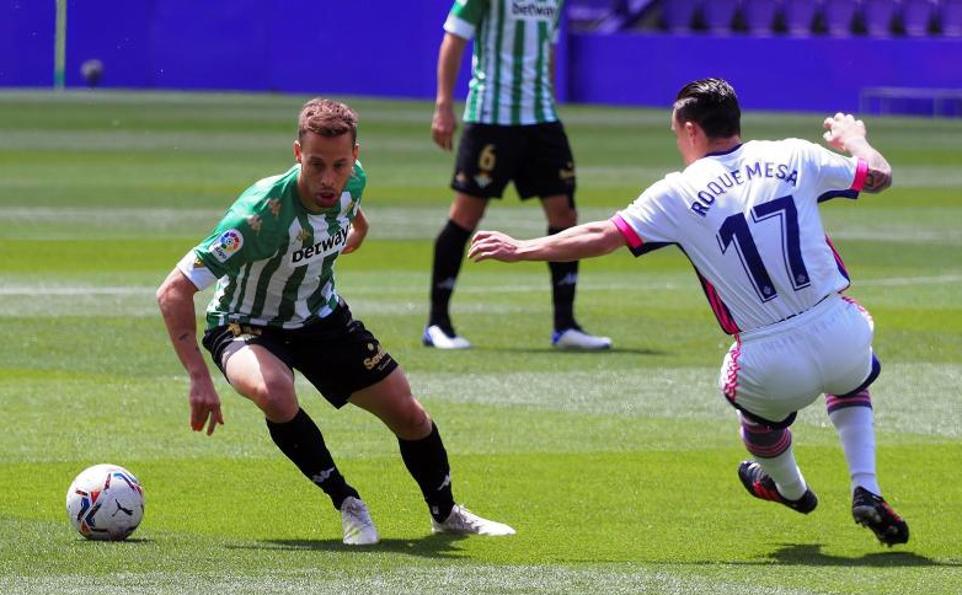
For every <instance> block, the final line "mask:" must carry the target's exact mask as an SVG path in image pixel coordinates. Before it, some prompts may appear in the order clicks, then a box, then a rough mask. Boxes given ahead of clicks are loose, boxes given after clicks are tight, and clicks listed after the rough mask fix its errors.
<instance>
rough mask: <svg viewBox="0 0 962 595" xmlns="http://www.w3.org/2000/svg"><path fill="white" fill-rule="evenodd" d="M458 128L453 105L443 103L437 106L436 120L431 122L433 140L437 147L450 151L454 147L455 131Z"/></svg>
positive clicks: (435, 109)
mask: <svg viewBox="0 0 962 595" xmlns="http://www.w3.org/2000/svg"><path fill="white" fill-rule="evenodd" d="M457 127H458V123H457V120H456V119H455V117H454V107H452V106H451V104H449V103H442V104H438V105H437V106H435V108H434V118H433V119H432V120H431V138H433V139H434V143H435V144H436V145H437V146H439V147H441V148H442V149H444V150H445V151H450V150H451V148H452V147H453V146H454V142H453V140H454V130H455V129H456V128H457Z"/></svg>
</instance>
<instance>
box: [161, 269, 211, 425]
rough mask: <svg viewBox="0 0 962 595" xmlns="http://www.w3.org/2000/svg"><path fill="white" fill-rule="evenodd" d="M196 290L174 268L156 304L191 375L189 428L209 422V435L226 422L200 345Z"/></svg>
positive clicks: (162, 285)
mask: <svg viewBox="0 0 962 595" xmlns="http://www.w3.org/2000/svg"><path fill="white" fill-rule="evenodd" d="M195 293H197V287H195V286H194V284H193V283H192V282H191V281H190V279H188V278H187V277H186V276H185V275H184V273H182V272H181V271H180V269H178V268H174V270H172V271H171V272H170V274H169V275H167V278H166V279H165V280H164V282H163V283H162V284H161V286H160V288H158V289H157V304H158V305H159V306H160V312H161V314H163V316H164V324H166V325H167V333H168V334H169V335H170V340H171V342H172V343H173V344H174V351H176V352H177V357H178V358H180V363H181V364H183V366H184V369H185V370H187V373H188V375H189V376H190V395H189V401H190V427H191V428H192V429H193V430H194V431H195V432H199V431H201V430H203V429H204V425H205V424H207V435H208V436H210V435H211V434H213V433H214V428H215V427H217V424H221V425H223V423H224V416H223V414H222V413H221V410H220V397H219V396H218V395H217V391H216V390H215V389H214V382H213V380H211V377H210V371H209V370H208V369H207V364H206V363H204V357H203V356H202V355H201V353H200V347H199V346H198V345H197V314H196V311H195V310H194V294H195Z"/></svg>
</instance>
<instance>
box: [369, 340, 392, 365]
mask: <svg viewBox="0 0 962 595" xmlns="http://www.w3.org/2000/svg"><path fill="white" fill-rule="evenodd" d="M367 348H368V350H370V351H374V344H373V343H368V344H367ZM385 357H388V354H387V351H384V347H383V346H382V345H381V344H378V346H377V353H375V354H374V355H372V356H371V357H366V358H364V362H363V363H364V367H365V368H367V369H368V370H373V369H374V368H376V367H377V365H378V364H379V363H381V360H383V359H384V358H385Z"/></svg>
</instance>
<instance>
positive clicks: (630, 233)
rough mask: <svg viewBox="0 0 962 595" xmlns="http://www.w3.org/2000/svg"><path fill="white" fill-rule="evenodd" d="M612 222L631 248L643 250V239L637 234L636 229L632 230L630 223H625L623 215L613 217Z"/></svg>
mask: <svg viewBox="0 0 962 595" xmlns="http://www.w3.org/2000/svg"><path fill="white" fill-rule="evenodd" d="M611 222H612V223H614V224H615V227H617V228H618V231H620V232H621V235H622V237H624V238H625V243H627V244H628V247H629V248H641V245H642V244H644V241H642V239H641V237H640V236H639V235H638V234H637V233H636V232H635V230H634V229H632V228H631V226H630V225H628V222H627V221H625V220H624V218H622V216H621V215H617V214H616V215H615V216H613V217H612V218H611Z"/></svg>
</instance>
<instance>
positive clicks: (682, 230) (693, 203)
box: [612, 139, 868, 334]
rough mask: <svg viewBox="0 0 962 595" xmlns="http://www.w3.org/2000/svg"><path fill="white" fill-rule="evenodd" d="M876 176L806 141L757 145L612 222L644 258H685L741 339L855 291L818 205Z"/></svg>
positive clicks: (659, 186) (680, 175)
mask: <svg viewBox="0 0 962 595" xmlns="http://www.w3.org/2000/svg"><path fill="white" fill-rule="evenodd" d="M867 172H868V164H867V163H866V162H865V161H863V160H860V159H857V158H855V157H845V156H843V155H840V154H838V153H834V152H832V151H830V150H828V149H826V148H824V147H821V146H819V145H816V144H813V143H810V142H808V141H805V140H801V139H786V140H781V141H750V142H746V143H744V144H741V145H739V146H737V147H735V148H734V149H732V150H730V151H727V152H724V153H714V154H709V155H706V156H705V157H703V158H701V159H699V160H697V161H695V162H694V163H692V164H691V165H689V166H688V167H687V168H686V169H685V170H684V171H683V172H675V173H672V174H669V175H668V176H666V177H665V178H664V179H663V180H660V181H658V182H656V183H655V184H653V185H652V186H651V187H649V188H648V189H647V190H646V191H645V192H644V193H643V194H642V195H641V196H639V197H638V198H637V199H636V200H635V201H634V202H633V203H632V204H631V205H629V206H628V208H626V209H624V210H622V211H619V212H618V213H616V214H615V215H614V217H612V221H613V222H614V223H615V225H616V226H617V227H618V229H619V230H620V231H621V233H622V235H623V236H624V237H625V241H626V242H627V244H628V246H629V248H631V250H632V252H633V253H634V254H635V255H636V256H640V255H641V254H644V253H645V252H648V251H650V250H653V249H656V248H660V247H663V246H667V245H672V244H674V245H677V246H678V247H679V248H681V250H682V251H684V253H685V254H686V255H687V256H688V258H689V259H690V260H691V263H692V265H694V267H695V270H696V272H697V273H698V277H699V279H700V280H701V283H702V287H703V288H704V290H705V295H706V297H707V298H708V302H709V304H710V305H711V308H712V310H713V311H714V313H715V316H716V317H717V318H718V322H719V324H721V327H722V329H723V330H724V331H725V332H727V333H729V334H738V333H740V332H744V331H748V330H752V329H756V328H760V327H763V326H768V325H770V324H774V323H776V322H780V321H782V320H785V319H787V318H790V317H792V316H794V315H796V314H799V313H801V312H804V311H806V310H808V309H809V308H811V307H812V306H814V305H816V304H817V303H819V302H820V301H821V300H823V299H825V297H826V296H828V295H830V294H832V293H835V292H839V291H842V290H844V289H845V288H846V287H848V284H849V278H848V273H847V272H846V270H845V266H844V264H843V263H842V260H841V258H840V257H839V255H838V252H837V251H836V250H835V248H834V246H832V243H831V240H829V238H828V236H827V235H826V234H825V231H824V229H823V227H822V220H821V217H820V216H819V212H818V203H820V202H823V201H825V200H828V199H830V198H835V197H839V196H842V197H846V198H856V197H857V196H858V193H859V191H860V190H861V189H862V186H863V184H864V183H865V177H866V175H867Z"/></svg>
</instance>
